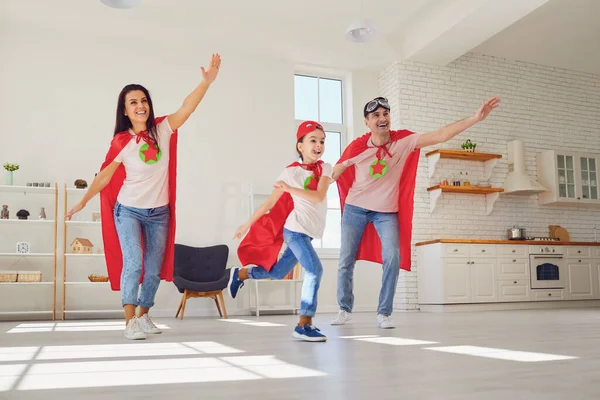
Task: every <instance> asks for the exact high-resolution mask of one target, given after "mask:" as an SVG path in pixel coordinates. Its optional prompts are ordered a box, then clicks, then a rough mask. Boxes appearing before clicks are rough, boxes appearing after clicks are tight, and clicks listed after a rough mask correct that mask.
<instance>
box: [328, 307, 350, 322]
mask: <svg viewBox="0 0 600 400" xmlns="http://www.w3.org/2000/svg"><path fill="white" fill-rule="evenodd" d="M351 319H352V313H349V312H348V311H345V310H340V312H339V313H338V315H337V316H336V317H335V318H334V319H333V321H331V322H330V324H331V325H344V324H345V323H346V322H348V321H350V320H351Z"/></svg>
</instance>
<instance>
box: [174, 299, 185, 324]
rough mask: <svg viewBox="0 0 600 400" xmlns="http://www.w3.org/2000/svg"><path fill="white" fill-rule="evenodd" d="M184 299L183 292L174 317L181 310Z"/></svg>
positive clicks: (177, 315)
mask: <svg viewBox="0 0 600 400" xmlns="http://www.w3.org/2000/svg"><path fill="white" fill-rule="evenodd" d="M184 299H185V294H184V295H183V296H182V297H181V301H180V302H179V308H178V309H177V314H175V318H177V317H179V312H180V311H181V307H182V306H183V300H184Z"/></svg>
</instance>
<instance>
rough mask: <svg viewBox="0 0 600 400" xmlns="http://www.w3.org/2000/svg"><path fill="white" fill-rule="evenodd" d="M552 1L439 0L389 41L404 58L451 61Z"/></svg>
mask: <svg viewBox="0 0 600 400" xmlns="http://www.w3.org/2000/svg"><path fill="white" fill-rule="evenodd" d="M548 1H549V0H447V1H439V2H438V1H436V2H432V3H430V5H429V7H425V8H424V9H422V10H421V11H420V12H419V13H418V15H416V16H415V18H414V19H412V21H411V23H410V24H408V25H406V26H403V27H401V28H399V29H397V30H396V31H395V32H394V33H392V34H391V35H389V36H388V37H387V41H388V42H389V43H390V44H391V45H392V47H394V48H395V49H396V50H397V51H398V52H399V54H400V55H401V58H402V59H405V60H412V61H419V62H424V63H427V64H434V65H447V64H448V63H450V62H452V61H454V60H455V59H457V58H458V57H460V56H462V55H463V54H465V53H467V52H469V51H470V50H472V49H473V48H475V47H477V46H478V45H479V44H481V43H483V42H485V41H486V40H487V39H489V38H490V37H492V36H494V35H495V34H497V33H498V32H500V31H502V30H503V29H505V28H506V27H508V26H510V25H511V24H513V23H514V22H516V21H518V20H519V19H521V18H523V17H524V16H525V15H527V14H529V13H531V12H532V11H534V10H535V9H537V8H538V7H540V6H542V5H544V4H545V3H546V2H548Z"/></svg>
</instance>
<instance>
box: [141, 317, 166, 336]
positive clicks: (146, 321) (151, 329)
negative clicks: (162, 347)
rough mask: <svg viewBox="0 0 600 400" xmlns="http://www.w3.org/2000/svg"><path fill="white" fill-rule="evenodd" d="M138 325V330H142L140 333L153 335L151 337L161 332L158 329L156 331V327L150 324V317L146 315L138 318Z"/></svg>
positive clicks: (152, 323)
mask: <svg viewBox="0 0 600 400" xmlns="http://www.w3.org/2000/svg"><path fill="white" fill-rule="evenodd" d="M138 324H139V326H140V328H141V329H142V332H144V333H149V334H153V335H156V334H159V333H162V331H161V330H160V329H158V327H157V326H156V325H154V322H152V320H151V319H150V316H149V315H148V314H144V315H142V316H141V317H139V318H138Z"/></svg>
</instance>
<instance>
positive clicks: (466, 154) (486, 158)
mask: <svg viewBox="0 0 600 400" xmlns="http://www.w3.org/2000/svg"><path fill="white" fill-rule="evenodd" d="M425 156H426V157H427V163H428V167H429V168H428V172H429V177H430V178H432V177H433V175H434V174H435V168H436V165H437V163H438V161H439V160H440V159H442V158H450V159H455V160H467V161H480V162H483V167H484V170H485V176H484V180H486V181H487V180H488V179H490V177H491V176H492V169H493V168H494V167H495V166H496V162H498V159H500V158H502V154H492V153H478V152H471V151H462V150H445V149H437V150H433V151H430V152H429V153H427V154H425Z"/></svg>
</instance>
